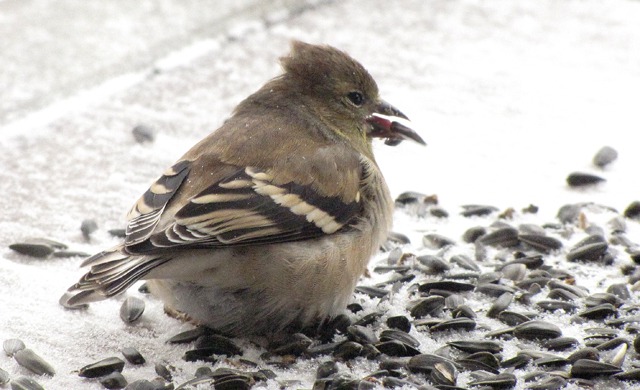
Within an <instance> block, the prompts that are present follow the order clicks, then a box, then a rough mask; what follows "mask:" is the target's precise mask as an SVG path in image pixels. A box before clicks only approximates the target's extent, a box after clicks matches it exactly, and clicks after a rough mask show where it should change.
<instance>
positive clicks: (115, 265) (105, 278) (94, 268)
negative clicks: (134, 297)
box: [60, 246, 169, 307]
mask: <svg viewBox="0 0 640 390" xmlns="http://www.w3.org/2000/svg"><path fill="white" fill-rule="evenodd" d="M168 260H169V259H168V258H162V257H152V256H134V255H129V254H128V253H126V252H124V250H123V247H121V246H119V247H115V248H113V249H110V250H107V251H103V252H100V253H97V254H95V255H93V256H91V257H89V258H88V259H87V260H85V261H84V262H83V263H82V265H83V266H91V268H90V269H89V272H87V273H86V274H85V275H84V276H82V278H80V280H79V281H78V283H76V284H74V285H73V286H71V287H70V288H69V290H68V291H67V292H66V293H65V294H64V295H63V297H62V298H61V299H60V303H61V304H62V305H63V306H65V307H77V306H81V305H84V304H87V303H90V302H95V301H100V300H103V299H107V298H109V297H112V296H114V295H118V294H120V293H122V292H124V291H125V290H126V289H128V288H129V287H131V285H132V284H134V283H135V282H137V281H138V280H140V279H141V278H143V277H144V276H145V275H147V274H148V273H149V272H150V271H151V270H152V269H154V268H156V267H158V266H159V265H161V264H163V263H165V262H167V261H168Z"/></svg>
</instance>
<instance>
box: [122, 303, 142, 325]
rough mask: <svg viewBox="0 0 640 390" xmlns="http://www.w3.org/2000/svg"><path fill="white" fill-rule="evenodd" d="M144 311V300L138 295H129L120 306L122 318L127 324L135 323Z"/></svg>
mask: <svg viewBox="0 0 640 390" xmlns="http://www.w3.org/2000/svg"><path fill="white" fill-rule="evenodd" d="M143 312H144V301H143V300H142V299H140V298H136V297H127V299H125V300H124V302H122V306H120V318H121V319H122V321H124V322H125V323H127V324H130V323H133V322H135V321H136V320H138V319H139V318H140V316H141V315H142V313H143Z"/></svg>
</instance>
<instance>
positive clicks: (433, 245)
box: [422, 233, 456, 249]
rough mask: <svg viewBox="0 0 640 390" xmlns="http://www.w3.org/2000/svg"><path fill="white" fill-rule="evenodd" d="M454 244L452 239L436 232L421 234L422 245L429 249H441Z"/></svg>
mask: <svg viewBox="0 0 640 390" xmlns="http://www.w3.org/2000/svg"><path fill="white" fill-rule="evenodd" d="M455 244H456V242H455V241H454V240H452V239H450V238H448V237H445V236H443V235H440V234H436V233H431V234H425V235H424V236H422V245H424V246H425V247H426V248H429V249H442V248H444V247H446V246H452V245H455Z"/></svg>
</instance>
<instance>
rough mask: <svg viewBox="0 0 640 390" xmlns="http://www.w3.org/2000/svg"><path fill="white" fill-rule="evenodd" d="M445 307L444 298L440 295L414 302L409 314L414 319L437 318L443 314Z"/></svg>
mask: <svg viewBox="0 0 640 390" xmlns="http://www.w3.org/2000/svg"><path fill="white" fill-rule="evenodd" d="M443 307H444V298H443V297H442V296H440V295H432V296H429V297H427V298H422V299H419V300H417V301H414V302H412V303H411V304H410V308H409V313H411V316H412V317H413V318H422V317H424V316H427V315H429V316H432V317H437V316H439V315H441V314H442V308H443Z"/></svg>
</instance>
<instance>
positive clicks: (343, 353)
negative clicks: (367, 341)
mask: <svg viewBox="0 0 640 390" xmlns="http://www.w3.org/2000/svg"><path fill="white" fill-rule="evenodd" d="M362 349H363V348H362V344H359V343H356V342H355V341H345V342H344V343H341V344H340V345H338V347H337V348H336V349H335V351H334V352H333V356H334V357H336V358H338V359H344V360H350V359H354V358H356V357H358V356H360V354H361V353H362Z"/></svg>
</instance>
